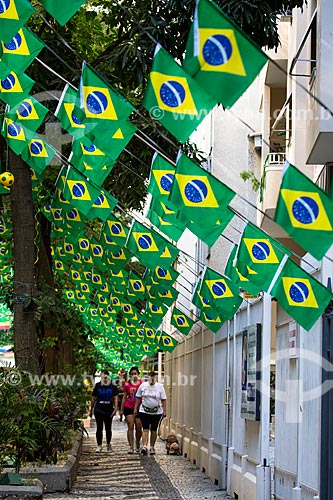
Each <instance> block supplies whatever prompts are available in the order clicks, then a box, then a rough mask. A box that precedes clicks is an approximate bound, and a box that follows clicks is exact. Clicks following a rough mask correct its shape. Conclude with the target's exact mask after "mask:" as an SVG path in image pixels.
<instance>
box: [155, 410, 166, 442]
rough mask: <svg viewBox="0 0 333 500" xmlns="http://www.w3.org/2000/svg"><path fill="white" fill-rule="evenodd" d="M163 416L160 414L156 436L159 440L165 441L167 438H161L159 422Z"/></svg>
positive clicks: (160, 422)
mask: <svg viewBox="0 0 333 500" xmlns="http://www.w3.org/2000/svg"><path fill="white" fill-rule="evenodd" d="M163 418H164V417H163V415H162V416H161V418H160V421H159V423H158V428H157V435H158V437H159V439H160V440H161V441H166V440H167V438H162V436H161V424H162V421H163Z"/></svg>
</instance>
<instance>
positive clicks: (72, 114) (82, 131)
mask: <svg viewBox="0 0 333 500" xmlns="http://www.w3.org/2000/svg"><path fill="white" fill-rule="evenodd" d="M54 114H55V116H56V117H57V118H59V120H60V122H61V126H62V128H63V129H65V130H67V132H69V133H70V134H71V135H72V136H73V137H75V138H76V139H81V138H83V137H84V136H85V135H87V128H86V125H85V124H84V123H82V120H81V114H82V112H81V110H80V98H79V95H78V93H77V91H76V90H74V89H73V88H72V87H70V86H69V84H67V85H66V86H65V88H64V90H63V92H62V95H61V97H60V99H59V103H58V106H57V109H56V110H55V113H54Z"/></svg>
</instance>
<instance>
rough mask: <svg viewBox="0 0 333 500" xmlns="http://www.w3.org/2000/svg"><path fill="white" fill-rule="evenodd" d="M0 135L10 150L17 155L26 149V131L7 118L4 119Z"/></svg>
mask: <svg viewBox="0 0 333 500" xmlns="http://www.w3.org/2000/svg"><path fill="white" fill-rule="evenodd" d="M1 135H2V136H3V137H4V138H5V140H6V142H7V144H8V146H9V147H10V149H12V150H13V151H14V153H16V154H17V155H19V154H21V153H22V151H23V150H24V149H25V148H26V147H27V141H28V137H27V130H26V129H25V128H24V127H22V125H20V124H19V123H15V122H14V121H13V120H11V119H9V118H6V117H5V119H4V121H3V124H2V130H1Z"/></svg>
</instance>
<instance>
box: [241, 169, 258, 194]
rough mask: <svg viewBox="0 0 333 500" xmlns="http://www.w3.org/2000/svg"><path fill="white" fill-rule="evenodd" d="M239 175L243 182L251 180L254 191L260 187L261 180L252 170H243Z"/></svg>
mask: <svg viewBox="0 0 333 500" xmlns="http://www.w3.org/2000/svg"><path fill="white" fill-rule="evenodd" d="M239 175H240V177H241V178H242V179H243V181H244V182H246V181H250V182H251V185H252V190H253V191H254V192H255V193H257V192H258V191H259V189H261V181H260V180H258V179H257V177H256V176H255V173H254V172H253V170H243V171H242V172H241V173H240V174H239Z"/></svg>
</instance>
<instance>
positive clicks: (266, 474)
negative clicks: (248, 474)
mask: <svg viewBox="0 0 333 500" xmlns="http://www.w3.org/2000/svg"><path fill="white" fill-rule="evenodd" d="M256 478H257V500H270V498H271V468H270V466H269V465H267V466H264V465H257V467H256Z"/></svg>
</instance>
